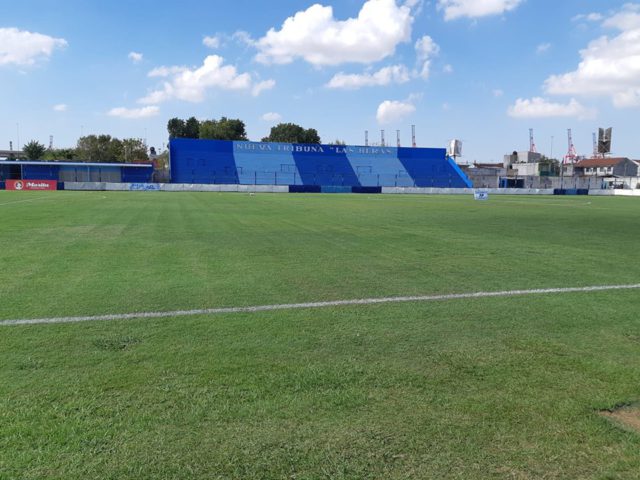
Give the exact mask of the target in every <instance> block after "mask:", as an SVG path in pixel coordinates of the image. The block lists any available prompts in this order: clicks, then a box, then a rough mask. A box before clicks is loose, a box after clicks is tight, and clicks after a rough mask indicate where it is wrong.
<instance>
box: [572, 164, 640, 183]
mask: <svg viewBox="0 0 640 480" xmlns="http://www.w3.org/2000/svg"><path fill="white" fill-rule="evenodd" d="M574 171H575V175H579V176H584V177H588V178H595V179H598V180H600V181H601V182H602V185H603V187H604V188H625V189H635V188H639V186H640V161H637V160H631V159H629V158H626V157H605V158H589V159H586V160H581V161H580V162H578V163H576V164H575V165H574Z"/></svg>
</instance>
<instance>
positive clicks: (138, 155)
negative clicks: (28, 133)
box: [22, 135, 149, 163]
mask: <svg viewBox="0 0 640 480" xmlns="http://www.w3.org/2000/svg"><path fill="white" fill-rule="evenodd" d="M22 151H23V152H24V156H25V157H26V159H27V160H44V161H53V160H68V161H75V162H101V163H102V162H104V163H139V162H148V161H149V155H148V154H147V146H146V145H145V143H144V141H143V140H141V139H139V138H125V139H122V140H121V139H119V138H115V137H112V136H111V135H87V136H84V137H80V139H79V140H78V143H77V145H76V147H75V148H51V149H48V148H45V146H44V145H43V144H42V143H40V142H38V141H36V140H31V141H30V142H29V143H27V144H25V145H24V146H23V147H22Z"/></svg>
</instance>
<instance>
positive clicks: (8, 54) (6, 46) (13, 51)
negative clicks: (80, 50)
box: [0, 28, 68, 66]
mask: <svg viewBox="0 0 640 480" xmlns="http://www.w3.org/2000/svg"><path fill="white" fill-rule="evenodd" d="M67 45H68V43H67V41H66V40H65V39H63V38H53V37H50V36H48V35H43V34H41V33H32V32H27V31H26V30H18V29H17V28H0V66H2V65H34V64H35V63H36V62H38V61H40V60H44V59H47V58H49V57H50V56H51V55H52V54H53V51H54V50H55V49H57V48H64V47H66V46H67Z"/></svg>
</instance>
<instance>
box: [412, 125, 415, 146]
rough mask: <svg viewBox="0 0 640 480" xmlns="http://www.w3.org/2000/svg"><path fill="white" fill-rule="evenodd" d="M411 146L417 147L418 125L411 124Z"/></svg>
mask: <svg viewBox="0 0 640 480" xmlns="http://www.w3.org/2000/svg"><path fill="white" fill-rule="evenodd" d="M411 146H412V147H413V148H416V126H415V125H411Z"/></svg>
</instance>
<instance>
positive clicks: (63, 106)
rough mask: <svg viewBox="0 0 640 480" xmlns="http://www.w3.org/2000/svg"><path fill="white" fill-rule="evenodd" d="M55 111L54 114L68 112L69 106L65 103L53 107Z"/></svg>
mask: <svg viewBox="0 0 640 480" xmlns="http://www.w3.org/2000/svg"><path fill="white" fill-rule="evenodd" d="M53 111H54V112H66V111H67V105H66V104H64V103H59V104H58V105H54V106H53Z"/></svg>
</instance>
